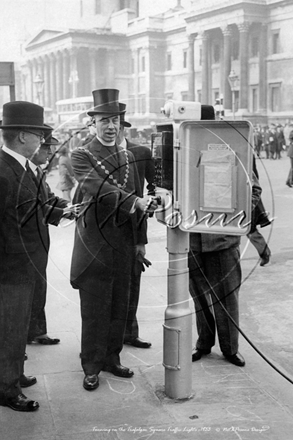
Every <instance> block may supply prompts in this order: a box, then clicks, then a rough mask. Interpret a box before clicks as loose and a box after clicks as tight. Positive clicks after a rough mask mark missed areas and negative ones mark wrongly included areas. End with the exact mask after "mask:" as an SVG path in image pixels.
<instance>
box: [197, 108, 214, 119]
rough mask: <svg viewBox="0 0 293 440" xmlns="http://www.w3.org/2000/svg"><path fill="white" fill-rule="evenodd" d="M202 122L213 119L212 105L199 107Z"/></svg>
mask: <svg viewBox="0 0 293 440" xmlns="http://www.w3.org/2000/svg"><path fill="white" fill-rule="evenodd" d="M200 119H201V120H202V121H207V120H213V119H215V109H214V107H213V106H212V105H205V104H203V105H202V106H201V118H200Z"/></svg>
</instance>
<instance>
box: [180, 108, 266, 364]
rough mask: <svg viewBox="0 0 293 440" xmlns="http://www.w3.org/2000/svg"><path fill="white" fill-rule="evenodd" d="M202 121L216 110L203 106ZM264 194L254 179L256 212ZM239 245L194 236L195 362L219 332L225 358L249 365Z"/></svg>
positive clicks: (225, 238)
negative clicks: (243, 348) (241, 346)
mask: <svg viewBox="0 0 293 440" xmlns="http://www.w3.org/2000/svg"><path fill="white" fill-rule="evenodd" d="M201 119H202V120H205V119H206V120H209V119H215V113H214V108H213V107H212V106H210V105H202V111H201ZM260 194H261V188H260V186H259V184H258V181H257V179H256V177H255V176H254V177H253V182H252V204H253V209H254V208H255V207H256V205H257V204H258V202H259V200H260ZM239 246H240V236H233V235H224V234H201V233H194V232H193V233H191V234H190V250H189V253H188V266H189V291H190V294H191V296H192V298H193V301H194V306H195V310H196V326H197V333H198V339H197V342H196V350H195V352H194V353H193V354H192V361H193V362H195V361H198V360H199V359H201V357H202V356H203V355H208V354H209V353H210V352H211V349H212V347H213V346H214V345H215V338H216V329H217V334H218V340H219V345H220V349H221V351H222V353H223V355H224V357H225V359H226V360H227V361H228V362H230V363H232V364H233V365H236V366H238V367H243V366H244V365H245V360H244V358H243V356H242V355H241V354H240V353H239V352H238V339H239V331H238V328H237V326H238V325H239V302H238V295H239V290H240V286H241V265H240V250H239ZM228 314H229V316H228ZM229 317H230V318H232V319H233V320H234V322H235V324H236V325H235V324H234V323H233V322H232V321H231V319H229Z"/></svg>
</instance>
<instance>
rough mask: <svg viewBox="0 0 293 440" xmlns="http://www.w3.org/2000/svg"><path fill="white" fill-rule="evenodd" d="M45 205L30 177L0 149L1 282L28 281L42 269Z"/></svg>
mask: <svg viewBox="0 0 293 440" xmlns="http://www.w3.org/2000/svg"><path fill="white" fill-rule="evenodd" d="M43 219H44V207H43V202H42V200H41V197H40V193H39V191H38V188H37V186H36V184H35V183H34V181H33V179H32V178H31V176H30V175H29V173H28V172H27V171H25V170H24V169H23V167H22V166H21V165H20V163H19V162H18V161H17V160H16V159H14V158H13V157H12V156H10V155H9V154H7V153H5V152H4V151H3V150H0V259H1V271H0V283H1V284H18V283H22V282H27V281H30V280H31V278H32V277H33V276H34V275H35V273H36V271H37V272H38V271H40V270H42V268H43V265H44V261H47V254H48V249H49V234H48V227H47V225H46V224H45V223H44V221H43Z"/></svg>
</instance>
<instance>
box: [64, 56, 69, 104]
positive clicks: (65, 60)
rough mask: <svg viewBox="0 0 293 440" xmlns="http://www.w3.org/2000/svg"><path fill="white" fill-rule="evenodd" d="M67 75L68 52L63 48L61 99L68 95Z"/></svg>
mask: <svg viewBox="0 0 293 440" xmlns="http://www.w3.org/2000/svg"><path fill="white" fill-rule="evenodd" d="M69 77H70V71H69V53H68V51H67V50H65V51H64V52H63V99H66V98H69V97H70V91H69Z"/></svg>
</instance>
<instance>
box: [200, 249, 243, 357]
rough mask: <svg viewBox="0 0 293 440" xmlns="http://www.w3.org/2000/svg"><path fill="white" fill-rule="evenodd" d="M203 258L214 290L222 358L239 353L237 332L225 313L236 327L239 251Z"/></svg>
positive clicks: (239, 272)
mask: <svg viewBox="0 0 293 440" xmlns="http://www.w3.org/2000/svg"><path fill="white" fill-rule="evenodd" d="M204 259H205V267H206V273H207V277H208V279H209V282H210V284H211V286H212V288H213V289H212V291H211V292H212V293H211V297H212V302H213V307H214V313H215V320H216V327H217V332H218V338H219V344H220V348H221V351H222V352H223V353H224V354H225V355H233V354H235V353H237V351H238V339H239V332H238V329H237V327H236V326H235V325H234V324H233V322H232V321H231V319H229V317H228V315H227V312H228V314H229V315H230V317H231V318H232V319H233V321H234V322H235V323H236V324H237V325H239V308H238V293H239V288H240V285H241V266H240V252H239V249H238V248H237V247H236V248H230V249H225V250H222V251H218V252H208V253H205V254H204ZM221 304H222V305H223V306H224V308H225V309H226V311H225V310H224V309H223V307H222V306H221Z"/></svg>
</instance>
